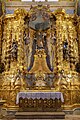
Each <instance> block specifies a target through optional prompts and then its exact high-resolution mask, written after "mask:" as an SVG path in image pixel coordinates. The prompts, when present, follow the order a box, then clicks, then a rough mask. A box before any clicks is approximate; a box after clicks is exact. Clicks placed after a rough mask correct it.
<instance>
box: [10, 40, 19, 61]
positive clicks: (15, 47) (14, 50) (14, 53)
mask: <svg viewBox="0 0 80 120" xmlns="http://www.w3.org/2000/svg"><path fill="white" fill-rule="evenodd" d="M17 51H18V45H17V41H15V40H13V42H12V47H11V58H12V60H17Z"/></svg>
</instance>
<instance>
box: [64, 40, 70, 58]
mask: <svg viewBox="0 0 80 120" xmlns="http://www.w3.org/2000/svg"><path fill="white" fill-rule="evenodd" d="M63 58H64V60H68V59H69V50H68V42H67V40H66V41H64V43H63Z"/></svg>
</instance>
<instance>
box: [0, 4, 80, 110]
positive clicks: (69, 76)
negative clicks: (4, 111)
mask: <svg viewBox="0 0 80 120" xmlns="http://www.w3.org/2000/svg"><path fill="white" fill-rule="evenodd" d="M42 9H43V10H45V11H46V14H47V15H48V17H49V18H50V20H51V19H52V21H50V22H51V24H52V25H51V27H49V28H48V29H45V30H41V29H40V30H39V31H38V32H36V30H34V29H32V28H31V27H30V26H29V24H28V22H29V20H31V19H35V16H34V15H35V13H36V11H39V10H42ZM33 13H34V14H33ZM37 14H38V13H37ZM32 15H33V16H32ZM31 17H33V18H31ZM54 17H55V18H56V20H54ZM25 19H26V23H25ZM75 22H76V24H77V27H76V25H75ZM3 24H4V31H3V38H2V40H1V37H0V45H1V48H2V51H1V50H0V52H1V53H0V54H1V62H2V63H4V66H5V70H4V72H2V73H1V74H0V79H1V81H2V82H1V85H0V96H1V98H2V99H6V100H7V103H6V106H10V105H15V101H16V94H17V93H18V92H19V91H22V90H23V91H24V90H25V91H26V89H30V88H31V87H32V88H31V89H33V90H34V91H35V90H37V91H39V90H42V91H43V89H44V91H45V90H46V91H47V90H48V89H49V90H50V91H52V89H54V91H62V92H63V94H64V99H65V103H64V106H63V108H64V109H66V108H69V107H70V108H69V109H71V108H73V107H74V105H75V106H76V105H79V104H80V73H79V72H77V71H76V64H77V63H80V57H79V56H80V49H79V48H80V17H78V16H77V17H75V15H67V14H66V13H65V11H64V10H63V9H58V10H56V12H50V10H49V9H47V8H46V7H45V6H40V5H39V6H36V7H33V9H31V10H30V11H29V12H27V11H25V10H24V9H17V10H16V11H15V12H14V14H12V15H6V16H4V19H3ZM1 31H2V30H1V19H0V33H1ZM43 33H44V34H43ZM36 34H37V35H38V36H39V35H42V36H43V37H44V36H46V40H47V49H48V54H49V55H50V64H51V67H53V68H54V70H53V71H51V70H50V69H49V65H48V64H47V62H46V56H47V55H48V54H47V53H46V51H45V50H44V41H43V37H42V39H39V40H38V41H37V42H36V44H37V46H36V52H35V53H34V55H33V43H34V38H35V41H36V38H37V37H35V36H36ZM25 37H26V38H27V43H26V44H25V41H24V39H25ZM44 38H45V37H44ZM54 39H55V41H54ZM1 42H2V43H1ZM41 47H42V48H41ZM14 48H15V49H14ZM64 53H65V54H64ZM52 55H53V56H54V57H53V56H52ZM32 56H33V58H34V62H33V65H32V67H31V69H30V71H28V70H27V68H29V66H30V65H31V59H32V58H31V57H32ZM32 74H34V76H35V82H34V83H33V84H34V85H33V86H31V87H29V86H28V83H27V82H26V80H25V77H24V76H27V77H28V75H32ZM48 74H52V75H53V76H54V77H53V78H52V79H53V80H52V81H53V83H52V86H51V87H50V86H47V85H46V83H45V80H44V79H45V78H46V75H48ZM44 86H45V87H44ZM76 91H77V94H76Z"/></svg>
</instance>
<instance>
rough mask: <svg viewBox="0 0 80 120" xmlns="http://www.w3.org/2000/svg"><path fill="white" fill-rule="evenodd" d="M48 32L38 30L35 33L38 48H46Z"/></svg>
mask: <svg viewBox="0 0 80 120" xmlns="http://www.w3.org/2000/svg"><path fill="white" fill-rule="evenodd" d="M45 37H46V33H41V32H38V33H36V34H35V38H34V40H35V42H36V49H44V45H45V39H44V38H45Z"/></svg>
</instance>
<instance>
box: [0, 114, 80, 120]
mask: <svg viewBox="0 0 80 120" xmlns="http://www.w3.org/2000/svg"><path fill="white" fill-rule="evenodd" d="M0 120H80V115H66V116H65V119H15V118H14V117H13V116H7V117H3V118H2V119H0Z"/></svg>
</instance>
